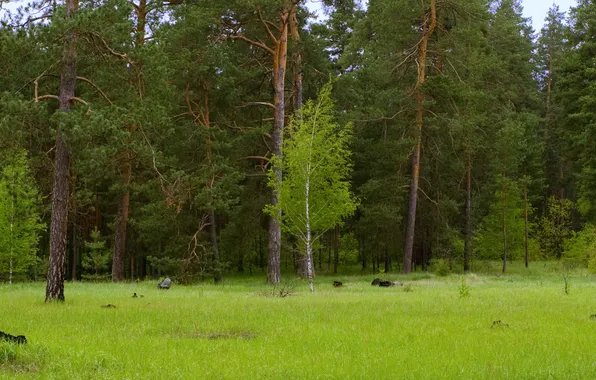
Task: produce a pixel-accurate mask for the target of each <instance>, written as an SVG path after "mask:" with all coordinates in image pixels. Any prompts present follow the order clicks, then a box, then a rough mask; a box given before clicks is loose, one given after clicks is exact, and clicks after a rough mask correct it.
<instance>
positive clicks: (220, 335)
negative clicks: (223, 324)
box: [174, 330, 257, 340]
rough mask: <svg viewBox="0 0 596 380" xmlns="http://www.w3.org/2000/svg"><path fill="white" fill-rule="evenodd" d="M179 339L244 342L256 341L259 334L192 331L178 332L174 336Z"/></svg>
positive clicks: (241, 331) (231, 331) (244, 331)
mask: <svg viewBox="0 0 596 380" xmlns="http://www.w3.org/2000/svg"><path fill="white" fill-rule="evenodd" d="M174 335H175V336H177V337H179V338H195V339H209V340H217V339H242V340H249V339H254V338H256V337H257V334H254V333H252V332H250V331H247V330H228V331H209V332H207V331H198V330H194V331H190V332H188V331H187V332H182V331H180V332H178V333H177V334H174Z"/></svg>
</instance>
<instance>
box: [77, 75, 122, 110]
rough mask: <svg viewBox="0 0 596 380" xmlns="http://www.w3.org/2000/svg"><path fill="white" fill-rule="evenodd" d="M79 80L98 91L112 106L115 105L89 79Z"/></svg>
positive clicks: (82, 78) (80, 78)
mask: <svg viewBox="0 0 596 380" xmlns="http://www.w3.org/2000/svg"><path fill="white" fill-rule="evenodd" d="M77 80H80V81H83V82H85V83H87V84H89V85H90V86H91V87H93V88H94V89H95V91H97V92H98V93H99V94H100V95H101V96H102V97H103V98H104V99H105V100H106V101H107V102H108V103H110V105H111V106H112V105H114V103H112V101H111V100H110V99H108V97H107V96H106V94H105V93H104V92H103V91H102V90H100V89H99V87H97V86H96V85H95V83H93V82H91V81H90V80H89V79H87V78H85V77H77Z"/></svg>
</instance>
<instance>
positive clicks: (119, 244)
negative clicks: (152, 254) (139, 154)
mask: <svg viewBox="0 0 596 380" xmlns="http://www.w3.org/2000/svg"><path fill="white" fill-rule="evenodd" d="M133 5H134V9H135V12H136V16H137V25H136V28H135V31H136V38H135V47H137V48H139V47H141V46H142V45H144V43H145V25H146V23H147V0H139V4H133ZM139 65H140V63H139ZM142 73H143V70H142V66H139V67H138V68H137V87H138V88H137V92H138V95H139V99H142V97H143V79H142ZM127 129H128V132H129V133H132V131H133V129H134V127H133V126H132V125H129V126H128V127H127ZM124 157H125V160H124V164H123V169H122V180H123V185H124V193H123V194H122V196H121V198H120V204H119V205H118V216H117V217H116V231H115V234H114V254H113V256H112V281H114V282H120V281H123V280H124V278H125V275H124V258H125V255H126V234H127V227H128V217H129V215H130V184H131V181H132V167H133V163H132V160H133V154H132V153H131V152H130V151H127V152H125V154H124ZM132 262H133V258H132V257H131V279H132V273H134V272H133V268H134V267H133V266H132Z"/></svg>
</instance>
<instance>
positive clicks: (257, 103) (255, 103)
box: [236, 102, 275, 109]
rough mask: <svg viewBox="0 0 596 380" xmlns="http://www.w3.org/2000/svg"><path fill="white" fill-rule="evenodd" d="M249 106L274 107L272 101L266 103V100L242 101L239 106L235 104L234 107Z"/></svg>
mask: <svg viewBox="0 0 596 380" xmlns="http://www.w3.org/2000/svg"><path fill="white" fill-rule="evenodd" d="M249 106H267V107H271V108H273V109H275V106H274V105H273V104H272V103H268V102H248V103H244V104H243V105H241V106H237V107H236V108H244V107H249Z"/></svg>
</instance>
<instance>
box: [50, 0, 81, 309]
mask: <svg viewBox="0 0 596 380" xmlns="http://www.w3.org/2000/svg"><path fill="white" fill-rule="evenodd" d="M77 8H78V0H66V18H67V19H70V18H72V17H73V16H74V13H75V12H76V10H77ZM76 39H77V36H76V34H75V33H74V32H73V31H72V30H69V31H68V32H67V33H66V34H65V36H64V55H63V57H62V73H61V75H60V96H59V99H60V112H69V111H70V109H71V106H72V101H71V98H73V97H74V96H75V87H76V77H77V73H76ZM55 160H56V161H55V162H56V168H55V171H54V184H53V187H52V219H51V230H50V259H49V264H48V274H47V285H46V302H47V301H64V277H65V272H66V267H65V264H66V245H67V244H66V240H67V234H68V196H69V180H70V149H69V147H68V144H67V143H66V141H65V139H64V136H63V134H62V131H61V130H60V129H57V130H56V149H55Z"/></svg>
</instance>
